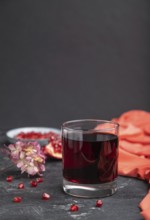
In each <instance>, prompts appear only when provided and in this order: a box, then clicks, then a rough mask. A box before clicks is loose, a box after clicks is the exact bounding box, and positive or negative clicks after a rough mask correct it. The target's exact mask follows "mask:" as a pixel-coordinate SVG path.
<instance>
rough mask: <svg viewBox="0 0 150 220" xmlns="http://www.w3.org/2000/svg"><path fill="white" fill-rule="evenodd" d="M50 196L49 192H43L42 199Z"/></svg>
mask: <svg viewBox="0 0 150 220" xmlns="http://www.w3.org/2000/svg"><path fill="white" fill-rule="evenodd" d="M49 198H50V195H49V194H48V193H43V194H42V199H43V200H48V199H49Z"/></svg>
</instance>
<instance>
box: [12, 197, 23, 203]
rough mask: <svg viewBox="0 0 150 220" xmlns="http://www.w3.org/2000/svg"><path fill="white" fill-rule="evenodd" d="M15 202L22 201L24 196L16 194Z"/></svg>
mask: <svg viewBox="0 0 150 220" xmlns="http://www.w3.org/2000/svg"><path fill="white" fill-rule="evenodd" d="M13 202H16V203H19V202H22V198H21V197H20V196H16V197H14V199H13Z"/></svg>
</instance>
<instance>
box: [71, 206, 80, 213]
mask: <svg viewBox="0 0 150 220" xmlns="http://www.w3.org/2000/svg"><path fill="white" fill-rule="evenodd" d="M78 210H79V207H78V206H77V205H76V204H72V205H71V206H70V211H71V212H76V211H78Z"/></svg>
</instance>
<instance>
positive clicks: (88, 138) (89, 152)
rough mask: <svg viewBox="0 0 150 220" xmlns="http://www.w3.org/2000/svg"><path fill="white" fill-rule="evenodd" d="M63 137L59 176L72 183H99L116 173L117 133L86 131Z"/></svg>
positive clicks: (113, 177) (109, 180)
mask: <svg viewBox="0 0 150 220" xmlns="http://www.w3.org/2000/svg"><path fill="white" fill-rule="evenodd" d="M78 139H79V138H76V137H73V138H72V139H69V138H66V137H63V139H62V141H63V177H64V178H65V179H66V180H68V181H71V182H74V183H83V184H100V183H106V182H111V181H113V180H114V179H115V178H116V177H117V174H118V162H117V161H118V137H117V136H116V135H114V134H108V133H92V134H91V133H86V134H83V136H82V137H81V138H80V139H81V140H78Z"/></svg>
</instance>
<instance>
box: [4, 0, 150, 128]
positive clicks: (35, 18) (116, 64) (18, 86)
mask: <svg viewBox="0 0 150 220" xmlns="http://www.w3.org/2000/svg"><path fill="white" fill-rule="evenodd" d="M149 12H150V1H149V0H142V1H141V0H132V1H130V0H122V1H120V0H114V1H112V0H92V1H91V0H86V1H84V0H83V1H81V0H76V1H74V0H64V1H61V0H50V1H48V0H42V1H41V0H21V1H20V0H13V1H12V0H1V1H0V127H1V128H4V127H5V128H7V127H20V126H34V125H38V126H39V125H40V126H41V125H45V126H50V127H60V125H61V124H62V122H64V121H66V120H70V119H79V118H101V119H111V118H112V117H116V116H119V115H120V114H121V113H122V112H124V111H126V110H129V109H137V108H138V109H145V110H150V102H149V100H150V95H149V94H150V92H149V81H150V74H149V73H150V65H149V63H150V62H149V60H150V47H149V45H150V28H149V27H150V13H149Z"/></svg>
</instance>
